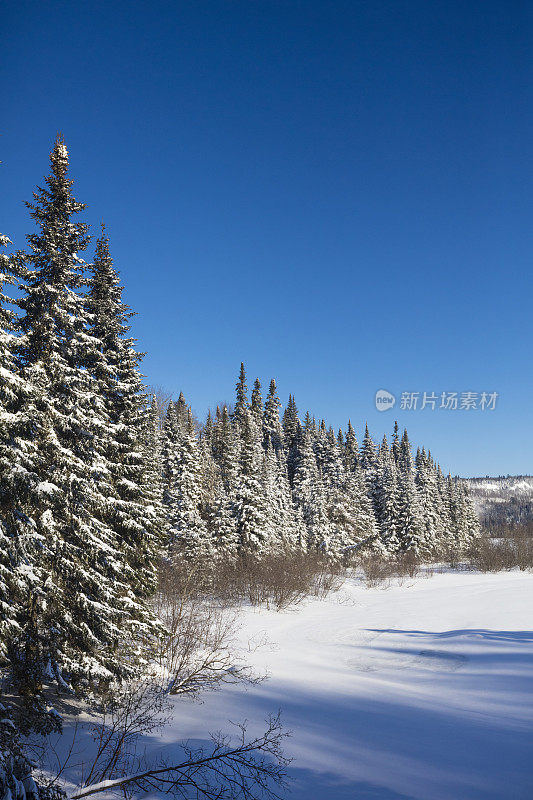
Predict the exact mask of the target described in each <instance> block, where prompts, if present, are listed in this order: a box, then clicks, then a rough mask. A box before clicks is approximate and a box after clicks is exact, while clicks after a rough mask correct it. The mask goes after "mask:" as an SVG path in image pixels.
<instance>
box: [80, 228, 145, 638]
mask: <svg viewBox="0 0 533 800" xmlns="http://www.w3.org/2000/svg"><path fill="white" fill-rule="evenodd" d="M88 284H89V291H88V294H87V297H86V308H87V312H88V319H89V331H90V333H91V335H92V336H93V338H94V340H95V342H96V353H95V357H94V361H93V363H92V365H91V372H92V374H93V376H94V378H95V381H96V391H97V393H98V397H99V398H100V399H101V401H103V410H104V413H105V421H106V425H105V428H104V429H103V433H104V434H105V435H102V436H100V437H99V439H98V440H97V445H98V446H99V448H100V464H99V465H98V467H97V469H98V470H99V472H98V474H97V482H98V486H99V489H100V491H105V492H106V504H105V508H104V509H103V514H102V521H103V522H104V524H105V525H107V526H108V527H109V528H111V529H112V530H113V531H114V533H115V535H116V537H117V540H118V543H119V546H120V548H121V551H122V552H123V554H124V558H125V560H126V561H127V563H128V565H129V566H130V575H129V578H128V582H129V583H130V584H131V586H132V587H133V588H134V589H135V595H138V596H137V597H133V598H132V600H133V601H134V603H135V605H136V606H138V607H137V613H138V615H139V619H140V620H141V619H142V620H143V621H144V623H145V624H146V625H148V627H149V626H150V619H149V617H148V616H147V612H146V609H145V608H144V606H143V605H142V604H141V605H138V600H139V597H146V596H147V595H148V594H150V593H151V592H152V591H154V589H155V586H156V580H157V579H156V568H155V559H156V555H157V551H158V548H159V544H160V541H159V539H160V533H161V531H160V529H159V528H160V523H161V513H160V509H159V507H158V506H157V499H156V496H155V495H152V494H151V492H152V487H151V485H150V483H151V480H152V478H155V476H154V475H153V467H154V456H156V457H157V451H156V452H155V453H153V454H150V453H149V451H148V450H147V448H146V446H145V433H146V427H147V425H149V424H150V412H149V410H148V408H147V398H146V395H145V388H144V385H143V382H142V378H141V375H140V372H139V361H140V359H141V356H140V354H139V353H137V352H136V351H135V348H134V340H133V339H131V338H130V337H129V336H128V332H129V330H130V326H129V324H128V320H129V319H130V318H131V317H132V316H133V313H132V311H131V310H130V309H129V307H128V306H127V305H126V304H125V303H124V301H123V300H122V292H123V287H122V286H121V285H120V281H119V277H118V274H117V272H116V270H115V268H114V266H113V260H112V258H111V254H110V252H109V237H108V236H107V233H106V231H105V228H104V226H103V225H102V235H101V236H100V238H99V239H98V240H97V242H96V251H95V256H94V260H93V263H92V264H91V265H90V278H89V282H88ZM153 412H157V406H156V407H155V409H153ZM155 423H156V420H155V418H154V417H153V413H152V420H151V424H152V431H151V434H152V438H153V437H154V436H155V433H156V431H155V429H154V425H155ZM155 444H156V443H155V442H154V445H155ZM154 489H155V491H156V492H157V491H158V490H157V487H154Z"/></svg>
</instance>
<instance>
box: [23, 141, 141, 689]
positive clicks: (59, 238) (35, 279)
mask: <svg viewBox="0 0 533 800" xmlns="http://www.w3.org/2000/svg"><path fill="white" fill-rule="evenodd" d="M50 162H51V173H50V175H49V176H48V177H47V178H45V187H44V188H39V189H38V190H37V191H36V192H35V193H34V202H33V203H30V204H28V207H29V209H30V212H31V216H32V218H33V220H34V221H35V223H36V225H37V229H38V230H37V233H33V234H31V235H29V236H28V242H29V253H28V254H27V263H28V265H29V266H30V269H29V271H28V273H27V275H26V277H25V284H24V286H23V290H24V294H23V297H22V298H21V299H20V300H19V301H18V303H19V306H20V308H21V309H22V311H23V316H22V320H21V326H22V331H23V334H24V335H23V337H22V339H21V344H20V348H19V353H20V358H21V360H22V364H23V368H24V374H25V378H26V380H28V381H29V382H30V383H32V384H33V385H34V386H35V387H36V399H35V401H34V402H32V401H28V402H27V403H26V405H25V413H26V414H27V415H28V418H30V419H31V424H32V426H33V431H34V441H35V443H36V445H35V457H34V463H33V469H34V471H35V473H36V475H37V476H38V484H37V487H36V492H35V493H34V495H33V497H32V498H31V501H29V504H30V505H31V507H32V509H33V510H34V522H35V528H36V532H37V533H38V534H39V535H40V536H41V541H42V549H41V558H40V568H41V570H42V574H43V578H44V580H43V584H42V590H41V593H40V595H37V594H30V595H29V596H28V597H27V598H26V604H25V612H24V619H23V624H22V627H21V634H20V640H19V643H18V648H17V652H16V658H17V659H18V662H19V664H20V675H22V676H30V677H29V678H28V680H30V682H31V683H32V684H33V688H34V689H36V684H38V682H39V672H40V675H41V676H43V675H45V674H47V675H48V676H49V677H54V678H56V679H57V680H58V681H59V682H60V683H65V682H66V683H69V684H71V685H76V686H80V685H81V681H82V680H83V679H89V680H93V679H98V680H102V679H108V678H109V679H110V678H112V677H113V676H115V675H117V674H123V673H124V672H125V671H128V669H129V668H130V667H129V663H131V661H130V662H129V663H128V657H127V654H128V653H130V654H131V653H132V647H135V644H134V643H135V641H137V642H138V641H139V637H138V636H136V635H135V634H136V631H138V628H139V624H141V625H142V623H139V624H138V623H136V621H135V615H133V614H132V613H131V609H132V606H133V607H137V604H136V602H135V597H132V593H131V589H130V587H129V585H128V583H127V582H126V581H125V580H124V576H125V574H127V572H128V570H127V563H126V562H125V559H124V557H123V555H122V553H121V547H120V543H119V542H118V541H117V537H116V535H115V534H114V532H113V530H112V529H111V528H110V527H109V526H108V525H107V524H106V523H105V521H104V519H105V507H106V503H107V498H106V496H105V494H104V493H102V491H101V490H100V486H99V478H100V472H101V470H102V463H101V462H102V458H101V452H102V441H104V440H105V439H106V437H107V433H106V425H107V422H108V420H107V414H106V409H105V405H104V402H103V400H102V398H100V397H99V394H98V387H97V382H96V379H95V378H94V377H93V376H92V374H91V368H92V366H93V365H94V363H95V361H96V359H97V353H98V350H99V348H100V347H101V342H99V341H98V340H97V339H95V337H94V336H92V335H91V334H90V332H89V328H90V324H89V323H90V319H89V316H88V314H87V312H86V309H85V301H84V298H83V296H82V295H81V294H80V292H79V290H80V288H81V287H82V285H83V283H84V279H83V272H84V263H83V262H82V261H81V259H80V257H79V255H78V253H80V252H82V251H83V250H84V249H85V248H86V246H87V243H88V240H89V237H88V230H87V225H86V224H84V223H80V222H77V221H76V220H75V218H76V216H77V215H78V214H79V213H80V212H81V211H82V210H83V208H84V206H83V204H81V203H78V202H77V201H76V200H75V199H74V197H73V195H72V183H73V182H72V180H71V179H69V177H68V153H67V149H66V147H65V144H64V142H63V140H62V138H61V137H58V138H57V139H56V142H55V144H54V147H53V150H52V153H51V156H50Z"/></svg>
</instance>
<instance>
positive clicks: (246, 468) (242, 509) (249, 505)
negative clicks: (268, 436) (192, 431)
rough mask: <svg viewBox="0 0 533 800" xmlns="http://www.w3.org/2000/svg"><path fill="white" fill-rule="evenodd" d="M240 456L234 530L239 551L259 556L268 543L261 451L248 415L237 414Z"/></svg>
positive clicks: (245, 412)
mask: <svg viewBox="0 0 533 800" xmlns="http://www.w3.org/2000/svg"><path fill="white" fill-rule="evenodd" d="M239 427H240V433H241V453H240V461H239V475H238V478H237V482H236V491H235V515H236V528H237V534H238V537H239V547H240V549H241V550H242V551H244V552H246V551H250V552H255V553H258V552H262V551H264V550H265V548H266V546H267V542H268V528H267V520H266V513H265V494H264V487H263V485H262V483H261V481H260V476H261V462H262V456H263V451H262V448H261V447H260V444H259V442H258V441H257V439H256V438H255V437H254V428H255V426H254V423H253V420H252V415H251V411H250V410H249V409H246V408H245V409H244V411H242V413H241V414H240V422H239Z"/></svg>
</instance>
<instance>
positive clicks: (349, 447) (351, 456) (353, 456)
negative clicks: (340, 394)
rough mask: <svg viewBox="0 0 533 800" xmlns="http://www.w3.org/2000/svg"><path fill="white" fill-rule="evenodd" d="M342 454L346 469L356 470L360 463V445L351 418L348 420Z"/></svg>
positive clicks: (349, 470)
mask: <svg viewBox="0 0 533 800" xmlns="http://www.w3.org/2000/svg"><path fill="white" fill-rule="evenodd" d="M342 456H343V463H344V469H345V470H346V472H348V473H351V472H355V470H356V468H357V465H358V464H359V446H358V444H357V438H356V436H355V431H354V429H353V427H352V423H351V421H350V420H348V430H347V431H346V438H345V441H344V450H343V454H342Z"/></svg>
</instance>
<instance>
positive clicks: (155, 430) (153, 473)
mask: <svg viewBox="0 0 533 800" xmlns="http://www.w3.org/2000/svg"><path fill="white" fill-rule="evenodd" d="M142 443H143V495H144V498H145V499H146V501H147V502H148V504H149V509H148V510H149V512H150V515H151V516H152V515H153V519H154V524H153V526H152V528H153V529H154V531H155V532H156V534H157V539H158V541H159V542H160V543H161V544H162V533H163V527H164V512H163V437H162V431H161V412H160V410H159V403H158V402H157V397H156V395H155V394H154V395H152V399H151V402H150V406H149V408H148V412H147V414H146V415H145V422H144V426H143V436H142Z"/></svg>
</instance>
